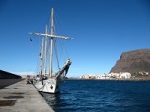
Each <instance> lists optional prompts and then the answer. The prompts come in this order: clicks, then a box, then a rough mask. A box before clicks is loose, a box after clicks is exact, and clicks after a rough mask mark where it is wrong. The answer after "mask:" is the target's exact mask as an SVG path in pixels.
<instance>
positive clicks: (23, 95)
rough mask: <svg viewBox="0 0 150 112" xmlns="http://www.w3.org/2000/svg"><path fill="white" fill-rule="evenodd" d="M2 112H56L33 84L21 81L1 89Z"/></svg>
mask: <svg viewBox="0 0 150 112" xmlns="http://www.w3.org/2000/svg"><path fill="white" fill-rule="evenodd" d="M0 112H54V110H53V109H52V108H51V107H50V106H49V105H48V104H47V103H46V101H45V100H44V98H43V97H42V96H41V94H40V93H39V92H38V91H37V90H36V89H35V87H34V86H33V85H32V84H26V80H21V81H19V82H17V83H15V84H12V85H10V86H7V87H5V88H2V89H0Z"/></svg>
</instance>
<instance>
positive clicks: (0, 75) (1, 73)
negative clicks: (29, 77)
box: [0, 70, 22, 79]
mask: <svg viewBox="0 0 150 112" xmlns="http://www.w3.org/2000/svg"><path fill="white" fill-rule="evenodd" d="M21 78H22V77H21V76H19V75H16V74H13V73H9V72H6V71H3V70H0V79H21Z"/></svg>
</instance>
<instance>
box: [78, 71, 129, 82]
mask: <svg viewBox="0 0 150 112" xmlns="http://www.w3.org/2000/svg"><path fill="white" fill-rule="evenodd" d="M130 78H131V74H130V73H129V72H120V73H109V74H105V73H104V74H86V75H82V76H80V77H79V79H97V80H100V79H103V80H108V79H130Z"/></svg>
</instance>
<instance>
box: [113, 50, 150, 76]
mask: <svg viewBox="0 0 150 112" xmlns="http://www.w3.org/2000/svg"><path fill="white" fill-rule="evenodd" d="M110 72H115V73H119V72H130V73H131V74H132V76H134V77H138V78H141V77H142V78H143V77H144V78H145V77H150V49H139V50H133V51H128V52H123V53H122V54H121V56H120V59H119V60H118V61H117V62H116V64H115V66H114V67H113V68H112V69H111V71H110Z"/></svg>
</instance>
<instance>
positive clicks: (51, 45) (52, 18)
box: [49, 8, 54, 77]
mask: <svg viewBox="0 0 150 112" xmlns="http://www.w3.org/2000/svg"><path fill="white" fill-rule="evenodd" d="M53 14H54V11H53V8H52V9H51V37H50V40H51V44H50V69H49V70H50V71H49V76H50V77H52V60H53V35H54V17H53Z"/></svg>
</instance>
